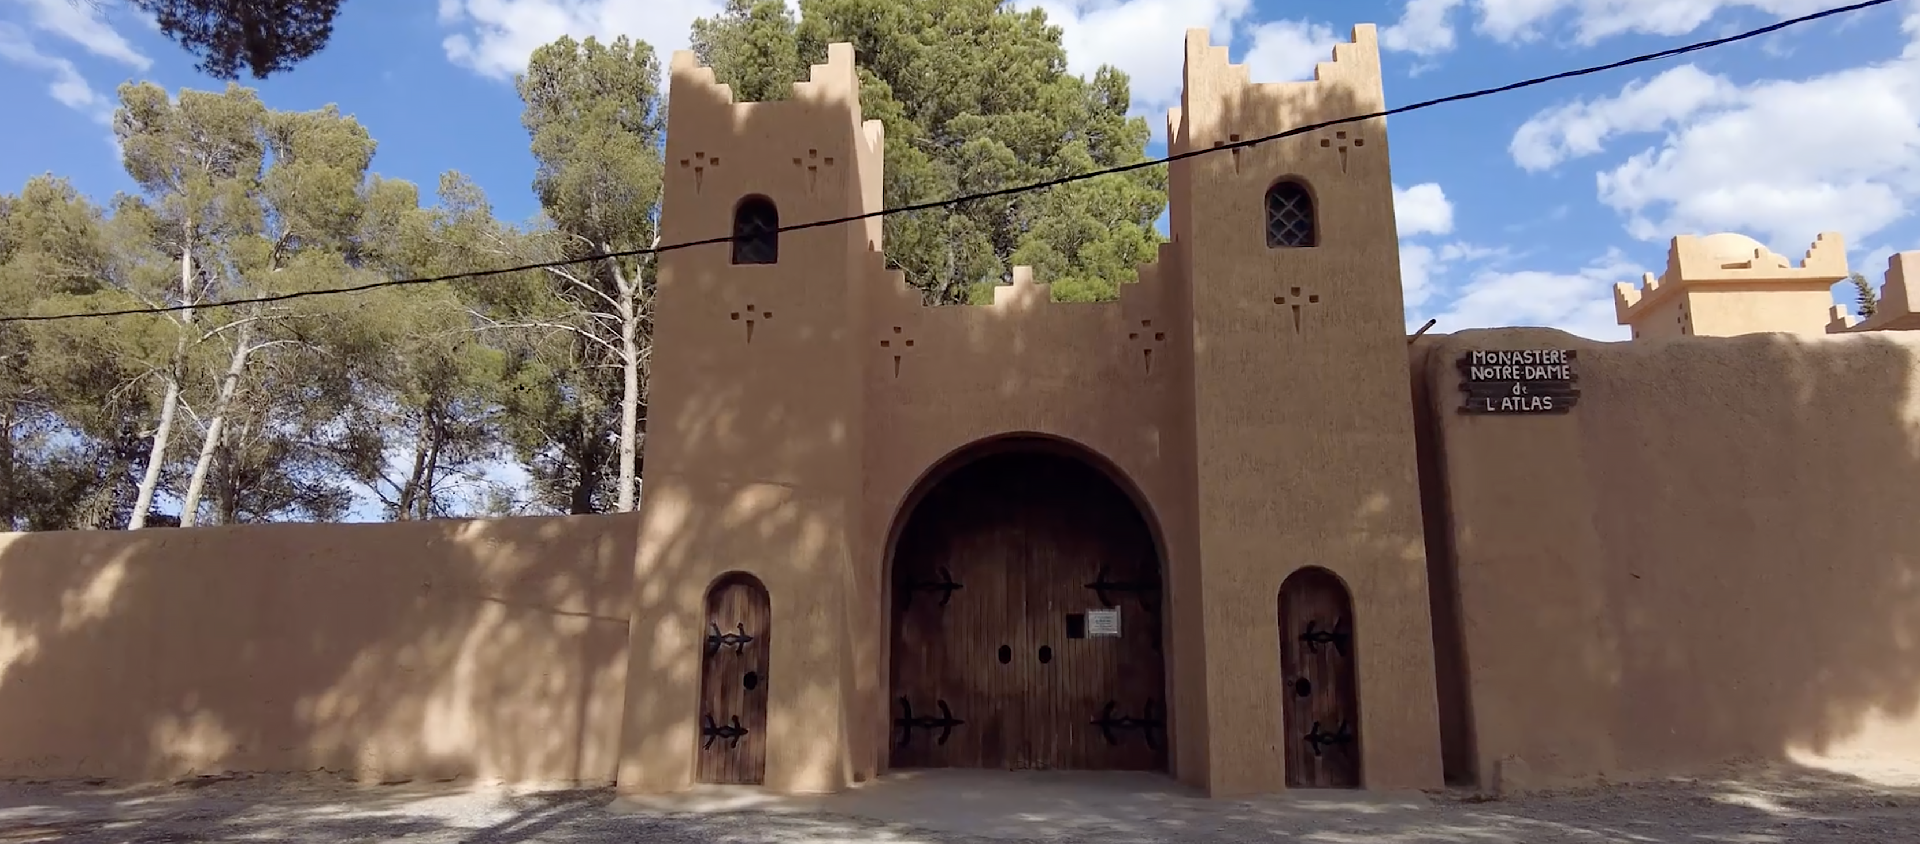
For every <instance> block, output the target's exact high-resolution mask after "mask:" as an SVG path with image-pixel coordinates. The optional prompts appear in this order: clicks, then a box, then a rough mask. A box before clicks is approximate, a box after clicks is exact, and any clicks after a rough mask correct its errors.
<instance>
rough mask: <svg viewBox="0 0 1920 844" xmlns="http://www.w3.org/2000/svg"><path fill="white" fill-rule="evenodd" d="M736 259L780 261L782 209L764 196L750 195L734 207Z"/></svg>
mask: <svg viewBox="0 0 1920 844" xmlns="http://www.w3.org/2000/svg"><path fill="white" fill-rule="evenodd" d="M733 262H734V263H736V264H777V263H780V209H778V208H776V207H774V205H773V200H771V199H768V198H766V197H764V196H749V197H747V198H746V199H742V200H740V204H739V205H736V206H734V209H733Z"/></svg>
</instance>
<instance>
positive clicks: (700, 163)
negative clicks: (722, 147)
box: [680, 152, 720, 193]
mask: <svg viewBox="0 0 1920 844" xmlns="http://www.w3.org/2000/svg"><path fill="white" fill-rule="evenodd" d="M680 166H681V167H683V168H692V169H693V189H694V191H695V192H696V193H697V192H699V190H700V183H701V182H702V181H704V179H705V177H706V175H707V168H708V167H718V166H720V156H717V155H716V156H714V157H712V158H708V157H707V154H706V153H704V152H695V153H694V154H693V157H692V158H682V159H680Z"/></svg>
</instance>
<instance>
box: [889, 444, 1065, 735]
mask: <svg viewBox="0 0 1920 844" xmlns="http://www.w3.org/2000/svg"><path fill="white" fill-rule="evenodd" d="M972 468H973V467H967V468H966V469H962V470H960V471H959V472H957V473H955V474H954V475H953V476H951V477H949V478H947V479H946V480H945V481H943V482H942V483H941V484H940V485H939V486H938V487H937V488H935V489H934V490H933V491H932V492H931V493H929V494H928V495H927V496H926V497H925V498H923V499H922V500H921V502H920V503H919V505H918V506H916V507H915V508H914V512H913V514H912V516H911V521H910V522H909V523H908V525H907V526H906V528H905V529H904V530H903V531H902V534H901V537H900V540H899V546H898V547H897V548H896V550H895V552H894V560H895V566H894V572H893V593H894V597H893V624H894V634H893V678H892V688H893V698H894V699H893V712H892V718H891V727H892V731H891V734H890V736H889V740H890V742H891V747H892V750H891V754H890V757H891V764H892V766H893V767H897V768H1003V767H1007V766H1008V764H1009V763H1010V761H1011V759H1012V755H1011V754H1012V751H1013V747H1014V746H1015V743H1016V741H1017V736H1018V734H1019V733H1020V730H1021V727H1020V724H1021V722H1022V719H1023V715H1024V713H1023V712H1021V711H1020V710H1019V708H1018V706H1017V705H1011V704H1017V702H1019V701H1021V699H1022V689H1021V676H1020V672H1021V670H1022V668H1023V667H1024V664H1023V663H1022V661H1021V660H1019V659H1018V658H1017V657H1018V656H1019V655H1020V654H1023V653H1026V652H1029V651H1030V650H1031V646H1030V643H1029V641H1028V637H1027V633H1026V631H1025V630H1024V629H1023V628H1022V627H1021V626H1020V625H1019V623H1018V618H1019V614H1020V612H1021V610H1020V608H1021V607H1023V606H1024V605H1025V602H1026V596H1025V594H1024V593H1023V592H1022V591H1021V588H1020V587H1021V583H1020V581H1019V580H1018V579H1017V578H1011V577H1009V576H1008V574H1009V572H1014V571H1018V570H1019V569H1020V568H1021V567H1023V566H1024V565H1025V562H1024V559H1023V554H1024V552H1025V544H1024V541H1023V539H1024V538H1023V537H1022V535H1021V533H1020V526H1019V523H1018V513H1017V512H1016V510H1015V506H1016V504H1017V502H1016V501H1014V500H1013V499H1012V497H1011V494H1012V492H1013V490H1012V489H1011V488H1010V487H1009V486H1008V484H1007V481H1008V478H1006V477H1004V476H1000V475H996V474H993V473H990V472H978V471H970V470H971V469H972Z"/></svg>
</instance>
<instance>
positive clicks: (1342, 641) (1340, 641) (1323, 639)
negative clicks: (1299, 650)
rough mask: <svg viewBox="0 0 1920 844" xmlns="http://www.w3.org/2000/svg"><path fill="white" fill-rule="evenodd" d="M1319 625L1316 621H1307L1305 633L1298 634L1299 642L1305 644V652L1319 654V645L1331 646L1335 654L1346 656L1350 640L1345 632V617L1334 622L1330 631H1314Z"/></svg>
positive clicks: (1349, 636)
mask: <svg viewBox="0 0 1920 844" xmlns="http://www.w3.org/2000/svg"><path fill="white" fill-rule="evenodd" d="M1319 624H1320V622H1319V621H1318V620H1315V619H1309V620H1308V621H1307V629H1306V631H1305V632H1303V633H1301V634H1300V641H1302V642H1304V643H1306V645H1307V650H1309V651H1312V652H1313V653H1319V652H1320V646H1321V645H1332V646H1333V649H1334V651H1335V652H1336V653H1338V654H1340V655H1341V656H1346V655H1347V642H1348V640H1349V639H1351V638H1352V636H1351V635H1350V634H1349V633H1348V631H1347V617H1346V616H1341V617H1340V620H1338V621H1335V622H1334V623H1333V629H1332V630H1317V629H1315V628H1316V627H1317V626H1318V625H1319Z"/></svg>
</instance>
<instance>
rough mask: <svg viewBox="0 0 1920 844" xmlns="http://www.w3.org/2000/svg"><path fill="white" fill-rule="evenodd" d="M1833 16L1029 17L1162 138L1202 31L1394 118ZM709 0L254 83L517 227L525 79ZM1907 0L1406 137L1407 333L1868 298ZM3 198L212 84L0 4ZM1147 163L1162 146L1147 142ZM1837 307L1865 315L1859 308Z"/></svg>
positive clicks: (339, 36) (1893, 241)
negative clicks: (1818, 242) (1797, 19)
mask: <svg viewBox="0 0 1920 844" xmlns="http://www.w3.org/2000/svg"><path fill="white" fill-rule="evenodd" d="M1841 2H1843V0H1021V3H1020V5H1033V6H1039V7H1042V8H1045V9H1046V10H1047V11H1048V12H1049V15H1050V16H1051V17H1052V18H1053V20H1054V21H1055V22H1056V23H1059V24H1060V25H1061V26H1062V27H1063V29H1064V31H1065V36H1066V41H1067V45H1068V50H1069V55H1070V60H1071V62H1072V66H1073V69H1074V70H1076V71H1078V72H1089V71H1091V70H1092V69H1093V68H1095V67H1097V66H1098V65H1099V64H1101V63H1111V64H1114V65H1117V66H1119V67H1120V68H1121V69H1123V70H1126V71H1128V72H1129V73H1130V74H1131V75H1132V77H1133V86H1134V87H1133V90H1134V94H1135V105H1136V108H1137V109H1138V110H1139V111H1140V112H1141V113H1143V114H1146V115H1148V117H1149V121H1150V123H1151V124H1153V125H1156V126H1159V125H1162V124H1163V123H1164V118H1163V117H1162V115H1163V114H1164V112H1165V108H1166V107H1167V106H1168V105H1170V104H1171V103H1172V102H1173V101H1174V100H1175V99H1177V97H1178V94H1179V76H1180V65H1181V48H1182V41H1181V30H1182V29H1184V28H1186V27H1189V26H1203V27H1207V28H1209V29H1210V30H1211V31H1212V33H1213V39H1214V42H1215V43H1216V44H1218V43H1227V44H1230V46H1231V47H1232V51H1233V55H1234V59H1235V60H1236V61H1244V62H1247V63H1248V64H1249V65H1251V67H1252V72H1253V76H1254V78H1255V79H1256V80H1261V81H1277V80H1282V79H1290V78H1302V77H1304V76H1306V75H1308V74H1310V73H1311V70H1312V66H1313V63H1314V62H1316V61H1320V60H1323V59H1325V58H1326V57H1327V56H1328V54H1329V50H1330V48H1331V45H1332V44H1333V43H1334V42H1336V41H1338V40H1343V39H1344V38H1345V37H1346V36H1347V34H1348V32H1349V31H1350V28H1351V26H1352V25H1353V24H1355V23H1361V22H1373V23H1377V24H1379V25H1380V27H1381V37H1382V45H1383V50H1384V61H1385V72H1386V88H1387V91H1386V93H1387V100H1388V102H1389V104H1393V105H1398V104H1402V103H1407V102H1413V101H1416V100H1424V99H1428V98H1431V97H1436V96H1441V95H1445V94H1449V93H1454V92H1457V91H1462V90H1468V89H1474V88H1482V87H1488V86H1492V85H1498V84H1503V83H1506V82H1511V81H1516V80H1519V79H1523V78H1526V77H1530V76H1535V75H1541V74H1546V73H1551V72H1554V71H1558V70H1563V69H1568V68H1572V67H1576V66H1582V65H1589V64H1597V63H1601V62H1604V61H1609V60H1612V59H1616V58H1621V57H1625V56H1628V55H1632V54H1636V53H1642V52H1649V51H1653V50H1657V49H1662V48H1665V47H1670V46H1675V45H1677V44H1680V43H1683V42H1686V41H1690V40H1698V39H1701V38H1708V37H1715V36H1720V35H1725V34H1730V33H1732V32H1735V31H1738V30H1742V29H1748V28H1752V27H1754V26H1759V25H1762V24H1765V23H1769V22H1772V21H1775V20H1779V19H1781V18H1783V17H1790V16H1794V15H1799V14H1805V13H1807V12H1810V11H1815V10H1818V9H1821V8H1826V7H1830V6H1834V5H1840V4H1841ZM720 5H721V0H647V2H644V3H640V2H634V0H438V2H437V3H435V2H427V0H378V1H377V2H376V0H348V2H347V3H346V5H345V8H344V9H343V11H342V13H341V15H340V18H339V20H338V24H337V29H336V31H335V34H334V37H333V42H332V44H331V46H330V47H329V48H328V49H327V50H326V51H325V52H323V53H322V54H320V55H319V56H318V57H316V58H314V59H313V60H311V61H309V62H307V63H305V64H303V65H301V66H299V67H298V68H297V69H295V70H294V71H293V72H291V73H288V74H285V75H284V76H282V77H280V78H276V79H273V80H270V81H267V82H264V83H252V82H249V83H248V84H250V85H253V86H254V87H257V88H258V89H259V90H260V92H261V95H262V97H263V98H264V99H265V101H266V102H267V104H269V105H270V106H272V107H274V108H278V109H312V108H317V107H320V106H323V105H326V104H329V103H333V104H337V105H338V106H339V107H340V108H341V109H342V110H343V111H345V112H347V113H349V114H353V115H355V116H356V117H358V118H359V119H360V120H361V121H362V122H363V123H365V124H366V125H367V126H368V127H369V129H370V130H371V131H372V133H373V135H374V137H375V138H376V139H378V141H379V143H380V149H379V155H378V158H377V159H376V160H375V169H377V170H378V171H379V172H380V173H382V174H383V175H386V176H389V177H399V178H405V179H409V180H412V181H415V182H417V183H419V184H421V185H422V186H423V187H426V188H428V189H429V190H431V188H432V186H433V185H434V183H435V181H436V179H437V178H438V176H439V174H440V173H441V172H443V171H446V170H459V171H461V172H463V173H466V174H468V175H469V176H471V177H472V178H474V179H475V180H476V181H477V182H478V183H479V184H480V185H481V186H483V187H484V188H485V189H486V191H487V193H488V195H489V196H490V197H491V198H492V200H493V202H494V205H495V210H496V212H497V213H499V214H500V215H501V216H503V217H506V218H509V219H523V218H527V217H529V216H531V215H532V214H533V213H534V212H535V210H536V208H535V205H534V202H533V198H532V194H531V189H530V184H531V181H532V177H533V162H532V159H531V158H530V157H529V155H528V153H527V142H526V135H525V133H524V131H523V130H522V129H521V127H520V125H519V102H518V100H517V98H516V97H515V95H514V92H513V87H512V82H511V76H512V74H513V73H514V72H516V71H517V70H519V69H521V68H523V67H524V65H525V61H526V57H527V55H528V54H529V53H530V52H531V50H532V49H533V48H534V47H536V46H538V45H539V44H542V43H545V42H547V41H549V40H552V39H553V38H555V37H557V36H559V35H562V34H567V35H573V36H576V37H581V36H587V35H598V36H602V37H607V36H612V35H618V34H626V35H630V36H633V37H636V38H639V39H641V40H644V41H646V42H647V43H649V44H652V45H653V46H654V47H655V48H656V49H657V50H658V51H659V52H660V53H661V54H662V56H663V59H664V57H665V56H666V54H668V53H670V52H671V51H672V50H675V49H680V48H682V47H684V46H685V45H686V41H687V28H688V23H689V22H690V21H691V20H693V19H694V18H695V17H697V16H701V15H707V14H712V13H713V12H714V11H716V10H717V9H718V7H719V6H720ZM1916 45H1920V0H1901V2H1900V3H1898V4H1890V5H1888V6H1885V7H1880V8H1876V9H1872V10H1868V11H1865V12H1860V13H1855V14H1852V15H1849V16H1845V17H1842V18H1839V19H1834V20H1830V21H1823V22H1819V23H1815V24H1810V25H1807V26H1804V27H1801V28H1798V29H1795V30H1790V31H1788V32H1786V33H1782V34H1778V35H1775V36H1769V37H1767V38H1765V39H1762V40H1756V41H1751V42H1746V43H1743V44H1738V45H1734V46H1730V47H1724V48H1720V49H1716V50H1712V51H1707V52H1703V53H1696V54H1693V55H1691V56H1688V57H1686V58H1684V59H1682V60H1678V61H1668V62H1664V63H1660V64H1655V65H1644V66H1641V67H1637V68H1632V69H1628V70H1624V71H1615V72H1612V73H1608V74H1604V75H1600V76H1594V77H1588V78H1584V79H1577V80H1572V81H1567V82H1562V83H1558V84H1554V85H1549V86H1543V87H1538V88H1534V89H1530V90H1526V91H1521V92H1517V93H1511V94H1505V95H1500V96H1496V97H1491V98H1487V99H1483V100H1477V101H1472V102H1467V103H1460V104H1454V105H1448V106H1441V107H1438V108H1434V109H1431V110H1428V111H1424V112H1419V113H1415V114H1409V115H1403V116H1400V117H1396V118H1393V119H1392V121H1391V123H1390V131H1391V132H1392V136H1393V145H1392V155H1393V170H1394V180H1395V183H1396V185H1397V186H1398V188H1399V191H1398V195H1397V205H1398V206H1399V220H1400V227H1401V235H1402V244H1401V247H1402V268H1403V276H1404V278H1403V283H1404V285H1405V286H1406V289H1407V302H1408V313H1407V318H1408V322H1409V324H1410V325H1418V324H1419V323H1421V322H1424V321H1425V320H1426V319H1427V318H1428V317H1435V318H1438V319H1439V320H1440V323H1439V325H1438V326H1437V327H1436V329H1435V330H1437V331H1449V330H1458V329H1462V328H1470V327H1477V326H1490V325H1548V326H1556V327H1561V328H1565V329H1567V330H1570V331H1574V332H1576V333H1579V334H1583V335H1586V336H1590V337H1594V338H1596V339H1624V338H1625V336H1626V335H1625V333H1624V331H1625V330H1624V329H1622V328H1621V327H1619V326H1617V325H1615V324H1614V319H1613V308H1612V304H1611V292H1610V291H1611V285H1612V284H1613V283H1614V282H1622V281H1636V280H1637V279H1638V278H1639V274H1640V273H1641V272H1643V271H1645V270H1654V271H1656V272H1657V271H1658V270H1660V269H1661V268H1662V267H1663V266H1664V261H1665V254H1666V244H1667V240H1668V239H1669V238H1671V237H1672V236H1673V235H1675V234H1683V233H1697V234H1706V233H1711V232H1715V231H1737V232H1741V233H1744V234H1747V235H1750V236H1752V237H1755V238H1756V239H1758V240H1760V241H1761V242H1762V243H1765V244H1767V245H1768V246H1769V247H1770V248H1772V249H1773V250H1774V251H1776V252H1779V253H1781V254H1783V255H1786V256H1788V257H1789V258H1792V259H1794V260H1795V261H1798V260H1799V258H1800V257H1801V256H1802V255H1803V254H1804V252H1805V250H1806V248H1807V246H1808V244H1810V243H1811V242H1812V240H1813V238H1814V236H1815V234H1817V233H1818V232H1821V231H1839V232H1841V233H1842V234H1844V235H1845V236H1846V237H1847V240H1848V246H1849V253H1850V257H1851V259H1852V262H1853V266H1854V268H1855V269H1857V270H1860V271H1862V272H1865V273H1866V274H1867V276H1868V277H1869V278H1870V279H1873V280H1874V281H1875V282H1876V283H1877V282H1878V281H1879V279H1880V277H1881V274H1882V272H1883V271H1884V269H1885V266H1886V256H1887V255H1888V254H1889V253H1891V252H1893V251H1898V250H1903V249H1914V248H1920V225H1916V223H1915V221H1914V218H1913V216H1912V215H1911V214H1910V213H1908V211H1909V208H1910V207H1911V206H1912V204H1913V203H1914V202H1915V200H1916V198H1917V197H1920V46H1916ZM0 73H4V76H0V78H3V79H5V80H6V84H5V85H0V109H4V111H0V113H4V114H6V115H7V116H8V118H9V119H8V121H7V122H8V124H9V126H10V127H29V128H28V129H27V130H26V131H21V130H19V129H17V128H16V129H13V130H11V131H8V132H4V133H0V190H17V189H18V186H19V185H20V184H21V183H22V182H24V181H25V180H26V179H27V178H28V177H30V176H33V175H35V174H39V173H44V172H52V173H55V174H58V175H62V176H66V177H68V178H69V179H71V180H72V181H73V182H74V184H75V185H77V186H78V187H79V188H80V189H81V190H82V191H84V192H86V193H88V194H90V195H93V196H95V197H97V198H100V199H105V198H106V197H108V196H110V195H111V194H112V193H113V192H115V191H117V190H122V189H126V188H128V187H129V182H128V180H127V179H126V177H125V175H124V174H123V173H122V172H121V170H120V167H119V162H118V160H117V158H116V155H117V154H116V152H115V151H114V149H113V147H112V144H111V142H110V139H109V133H108V128H107V122H106V121H107V117H108V115H109V114H110V112H111V109H112V106H113V96H114V94H113V91H114V87H115V86H116V85H118V84H119V83H121V82H123V81H126V80H129V79H147V80H153V81H156V82H158V83H160V84H161V85H163V86H165V87H167V88H169V89H176V90H177V89H179V88H183V87H197V88H205V87H212V86H214V84H215V83H213V82H212V81H211V80H209V79H206V78H204V77H202V76H200V75H198V74H196V73H195V72H194V71H193V70H192V66H191V61H190V60H189V58H188V57H187V56H186V55H185V54H184V53H183V52H182V51H180V50H179V49H177V48H175V47H174V46H173V45H171V44H169V43H167V42H166V41H165V40H164V39H162V38H161V37H160V35H159V34H158V33H157V32H156V31H155V30H154V29H153V27H152V26H151V25H150V24H149V23H147V22H146V21H143V20H142V19H140V18H139V17H137V16H136V15H134V14H132V13H130V12H129V11H128V10H127V9H125V8H123V7H121V6H118V5H116V3H115V2H114V0H0ZM1153 152H1154V153H1155V154H1161V153H1163V152H1164V150H1163V149H1162V148H1160V147H1159V146H1156V148H1155V149H1154V150H1153ZM1839 298H1840V300H1841V301H1843V302H1849V303H1850V302H1851V300H1852V294H1851V293H1850V292H1842V293H1840V294H1839Z"/></svg>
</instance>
